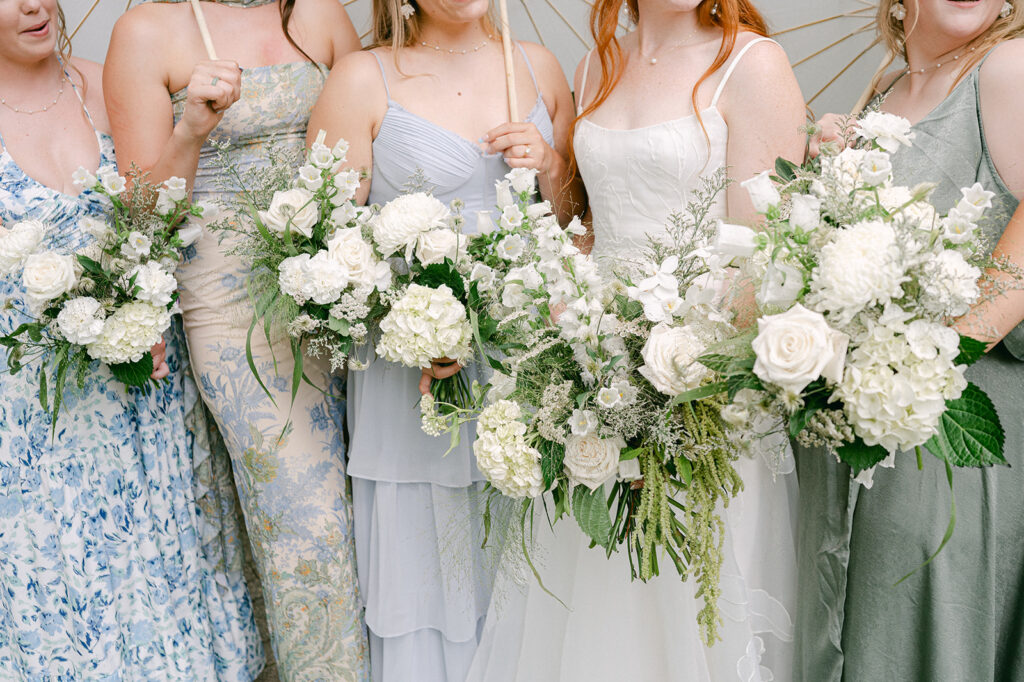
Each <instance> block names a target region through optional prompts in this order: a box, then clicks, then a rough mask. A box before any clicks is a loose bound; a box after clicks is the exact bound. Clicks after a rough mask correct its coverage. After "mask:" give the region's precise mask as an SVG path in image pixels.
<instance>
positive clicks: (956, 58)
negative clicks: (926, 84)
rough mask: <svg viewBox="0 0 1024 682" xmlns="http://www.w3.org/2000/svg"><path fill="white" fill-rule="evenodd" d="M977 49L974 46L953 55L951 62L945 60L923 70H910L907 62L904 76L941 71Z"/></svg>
mask: <svg viewBox="0 0 1024 682" xmlns="http://www.w3.org/2000/svg"><path fill="white" fill-rule="evenodd" d="M977 49H978V47H977V46H974V47H972V48H970V49H969V50H964V51H963V52H961V53H959V54H955V55H953V59H951V60H947V61H944V62H938V63H936V64H933V65H932V66H926V67H924V68H923V69H912V68H910V62H907V68H906V70H904V72H903V73H905V74H907V73H926V72H928V71H931V70H933V69H941V68H942V67H943V66H944V65H946V64H952V63H953V62H957V61H959V60H960V57H966V56H967V55H969V54H970V53H972V52H974V51H975V50H977Z"/></svg>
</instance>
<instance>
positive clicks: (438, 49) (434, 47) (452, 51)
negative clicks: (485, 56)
mask: <svg viewBox="0 0 1024 682" xmlns="http://www.w3.org/2000/svg"><path fill="white" fill-rule="evenodd" d="M492 40H494V36H492V35H491V34H490V33H488V34H487V40H485V41H484V42H482V43H480V44H479V45H477V46H476V47H473V48H470V49H468V50H456V49H451V48H444V47H441V46H440V45H434V44H433V43H428V42H427V41H425V40H421V41H420V45H422V46H423V47H427V48H430V49H432V50H434V51H435V52H447V53H448V54H458V55H462V54H469V53H470V52H479V51H480V50H482V49H484V48H485V47H487V46H488V45H489V44H490V41H492Z"/></svg>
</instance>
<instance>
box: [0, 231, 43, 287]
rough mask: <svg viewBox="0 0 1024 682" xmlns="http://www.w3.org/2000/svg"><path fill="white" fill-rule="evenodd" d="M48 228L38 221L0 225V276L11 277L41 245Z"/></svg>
mask: <svg viewBox="0 0 1024 682" xmlns="http://www.w3.org/2000/svg"><path fill="white" fill-rule="evenodd" d="M47 231H48V228H47V226H46V224H45V223H43V222H41V221H39V220H22V221H20V222H17V223H14V225H12V226H11V227H10V228H7V227H5V226H3V225H0V274H5V275H13V274H14V273H15V272H17V270H18V268H20V267H21V266H22V265H23V264H24V263H25V259H26V258H28V257H29V256H30V255H32V254H33V253H35V252H36V251H37V250H38V249H39V247H40V246H42V244H43V239H44V238H45V237H46V233H47Z"/></svg>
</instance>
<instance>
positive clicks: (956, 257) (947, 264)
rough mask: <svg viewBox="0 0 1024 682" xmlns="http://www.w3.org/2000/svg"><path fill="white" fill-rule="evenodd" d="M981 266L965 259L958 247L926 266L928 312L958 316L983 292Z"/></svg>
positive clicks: (923, 281)
mask: <svg viewBox="0 0 1024 682" xmlns="http://www.w3.org/2000/svg"><path fill="white" fill-rule="evenodd" d="M980 277H981V270H979V269H978V268H977V267H975V266H973V265H971V264H970V263H968V262H967V261H966V260H964V257H963V255H961V254H960V252H959V251H952V250H948V249H947V250H944V251H940V252H939V253H938V254H937V255H935V256H933V257H932V259H931V260H929V261H928V262H927V263H926V264H925V266H924V275H923V277H922V278H921V288H922V291H921V303H922V304H923V305H924V308H925V310H927V311H928V312H931V313H934V314H937V315H942V316H944V317H959V316H960V315H963V314H965V313H966V312H967V311H968V310H970V308H971V306H972V305H974V303H975V302H976V301H977V300H978V298H979V297H980V296H981V289H980V288H979V286H978V279H979V278H980Z"/></svg>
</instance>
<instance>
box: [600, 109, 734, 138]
mask: <svg viewBox="0 0 1024 682" xmlns="http://www.w3.org/2000/svg"><path fill="white" fill-rule="evenodd" d="M708 112H711V113H713V114H714V115H715V116H717V117H718V119H719V120H721V121H722V123H725V118H724V117H723V116H722V113H721V112H720V111H719V110H718V107H716V106H713V105H712V106H709V107H706V108H704V109H702V110H701V112H700V113H701V114H702V115H703V114H706V113H708ZM696 119H697V113H696V112H694V113H692V114H687V115H686V116H680V117H679V118H672V119H669V120H667V121H660V122H658V123H652V124H650V125H645V126H640V127H638V128H608V127H605V126H603V125H601V124H600V123H594V122H593V121H591V120H590V119H589V118H584V119H581V121H582V122H583V123H586V124H587V125H590V126H593V127H594V128H597V129H598V130H603V131H606V132H609V133H638V132H643V131H647V130H652V129H654V128H664V127H668V126H671V125H675V124H678V123H684V122H686V121H691V120H696ZM728 125H729V124H728V123H726V127H728Z"/></svg>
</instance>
